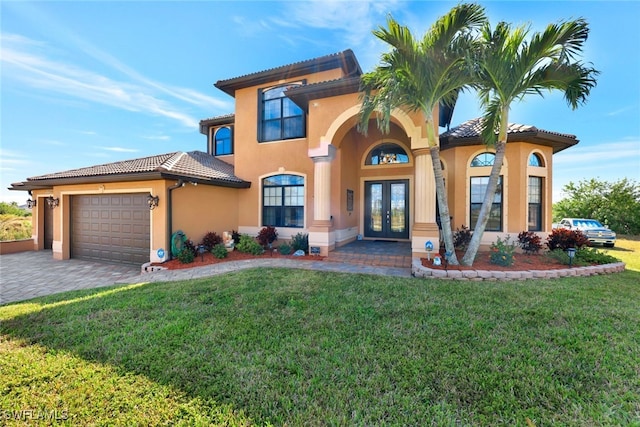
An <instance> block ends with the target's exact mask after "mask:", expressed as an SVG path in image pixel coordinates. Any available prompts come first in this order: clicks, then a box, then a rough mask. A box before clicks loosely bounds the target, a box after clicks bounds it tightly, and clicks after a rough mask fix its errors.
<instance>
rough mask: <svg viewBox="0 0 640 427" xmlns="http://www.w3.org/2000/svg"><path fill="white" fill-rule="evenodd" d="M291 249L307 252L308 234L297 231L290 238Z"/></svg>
mask: <svg viewBox="0 0 640 427" xmlns="http://www.w3.org/2000/svg"><path fill="white" fill-rule="evenodd" d="M291 249H292V250H293V252H295V251H297V250H302V251H304V253H306V254H307V253H309V235H308V234H306V233H298V234H296V235H295V236H293V237H292V238H291Z"/></svg>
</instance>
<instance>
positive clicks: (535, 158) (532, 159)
mask: <svg viewBox="0 0 640 427" xmlns="http://www.w3.org/2000/svg"><path fill="white" fill-rule="evenodd" d="M529 166H537V167H543V166H544V162H543V161H542V157H540V155H539V154H536V153H532V154H531V155H530V156H529Z"/></svg>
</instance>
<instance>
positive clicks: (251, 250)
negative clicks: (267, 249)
mask: <svg viewBox="0 0 640 427" xmlns="http://www.w3.org/2000/svg"><path fill="white" fill-rule="evenodd" d="M236 249H237V250H238V251H240V252H244V253H247V254H252V255H262V253H263V252H264V249H262V246H260V243H258V242H256V240H255V239H254V238H253V237H251V236H249V235H248V234H242V235H241V236H240V242H238V244H237V245H236Z"/></svg>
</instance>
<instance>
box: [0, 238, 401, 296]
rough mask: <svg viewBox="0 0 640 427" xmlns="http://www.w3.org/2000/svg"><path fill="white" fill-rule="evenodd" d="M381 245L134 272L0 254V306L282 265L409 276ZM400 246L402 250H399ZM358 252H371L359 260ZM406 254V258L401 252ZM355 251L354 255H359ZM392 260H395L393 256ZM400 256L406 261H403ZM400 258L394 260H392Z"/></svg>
mask: <svg viewBox="0 0 640 427" xmlns="http://www.w3.org/2000/svg"><path fill="white" fill-rule="evenodd" d="M399 245H400V246H393V245H391V244H388V245H387V246H385V250H386V254H387V258H388V259H387V260H386V261H384V260H383V261H379V260H378V258H384V257H385V256H384V255H383V254H376V253H373V252H375V250H373V249H371V248H372V247H373V246H367V247H365V246H364V245H363V244H361V245H359V246H356V247H354V248H353V249H352V250H351V251H349V250H348V249H343V248H347V247H343V248H341V250H342V252H338V254H336V256H334V257H333V258H331V259H329V258H327V260H324V261H301V260H295V259H288V258H256V259H249V260H243V261H229V262H223V263H219V264H212V265H206V266H202V267H197V266H196V267H193V268H187V269H182V270H163V271H156V272H153V273H146V274H140V268H139V267H136V266H131V265H114V264H105V263H97V262H89V261H83V260H78V259H69V260H64V261H59V260H55V259H53V257H52V255H51V251H33V252H22V253H17V254H8V255H0V304H7V303H10V302H15V301H23V300H26V299H30V298H34V297H38V296H44V295H50V294H54V293H58V292H64V291H71V290H77V289H89V288H96V287H100V286H109V285H113V284H128V283H141V282H164V281H174V280H188V279H196V278H202V277H210V276H215V275H219V274H224V273H229V272H231V271H237V270H241V269H246V268H255V267H286V268H298V269H305V270H321V271H332V272H341V273H362V274H377V275H383V276H398V277H411V262H410V258H411V253H410V250H411V249H410V247H409V246H406V244H404V245H403V244H399ZM405 246H406V247H405ZM363 250H371V251H373V252H372V253H370V254H369V255H368V256H369V257H370V258H369V259H368V260H367V257H366V256H364V257H363V256H362V254H361V252H362V251H363ZM376 250H377V249H376ZM407 250H408V251H409V252H408V253H407V254H406V255H405V254H404V252H405V251H407ZM359 253H360V254H359ZM396 257H398V258H396ZM404 257H408V258H409V262H405V260H404ZM397 259H400V261H397ZM390 260H391V261H390Z"/></svg>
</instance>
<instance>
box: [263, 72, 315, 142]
mask: <svg viewBox="0 0 640 427" xmlns="http://www.w3.org/2000/svg"><path fill="white" fill-rule="evenodd" d="M299 84H300V83H295V84H288V85H285V86H277V87H274V88H269V89H261V90H260V119H259V123H258V141H259V142H266V141H278V140H282V139H292V138H303V137H304V136H305V117H304V111H303V110H302V108H300V107H298V106H297V105H296V104H295V103H294V102H293V101H292V100H290V99H289V98H287V97H286V96H285V95H284V92H285V91H286V90H287V88H289V87H291V86H294V85H299Z"/></svg>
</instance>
